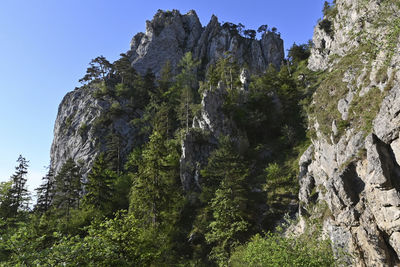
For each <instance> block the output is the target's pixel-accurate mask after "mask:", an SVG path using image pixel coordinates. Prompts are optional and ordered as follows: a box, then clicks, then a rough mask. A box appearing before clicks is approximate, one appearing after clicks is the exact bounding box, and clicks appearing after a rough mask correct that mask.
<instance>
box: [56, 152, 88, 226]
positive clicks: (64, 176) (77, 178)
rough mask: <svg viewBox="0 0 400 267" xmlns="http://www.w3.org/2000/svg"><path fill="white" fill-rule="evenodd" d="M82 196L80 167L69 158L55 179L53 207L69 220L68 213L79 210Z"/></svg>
mask: <svg viewBox="0 0 400 267" xmlns="http://www.w3.org/2000/svg"><path fill="white" fill-rule="evenodd" d="M81 195H82V175H81V170H80V167H79V166H77V165H76V164H75V162H74V160H73V159H72V158H69V159H68V160H67V161H66V162H65V163H64V165H63V166H62V167H61V170H60V172H59V173H58V174H57V176H56V177H55V188H54V201H53V204H52V206H54V207H55V208H56V209H57V211H60V212H61V214H63V215H66V216H67V219H68V220H69V217H70V211H71V209H73V208H79V206H80V198H81Z"/></svg>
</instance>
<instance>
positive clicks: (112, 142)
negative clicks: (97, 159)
mask: <svg viewBox="0 0 400 267" xmlns="http://www.w3.org/2000/svg"><path fill="white" fill-rule="evenodd" d="M106 146H107V151H106V153H105V155H104V158H105V161H106V162H107V168H108V169H110V170H113V171H115V172H116V173H117V174H120V172H121V171H122V167H123V165H122V146H123V139H122V136H121V135H120V134H119V133H117V132H115V131H113V132H112V133H111V134H109V135H108V136H107V140H106Z"/></svg>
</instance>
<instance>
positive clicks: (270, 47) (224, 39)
mask: <svg viewBox="0 0 400 267" xmlns="http://www.w3.org/2000/svg"><path fill="white" fill-rule="evenodd" d="M186 52H192V53H193V56H194V58H196V59H199V60H201V61H202V63H203V65H205V66H208V65H210V64H213V63H214V62H215V61H216V60H217V59H218V58H220V57H222V56H223V55H224V53H225V52H230V53H231V55H233V57H234V58H235V59H236V60H237V61H238V63H239V64H240V65H243V64H247V65H248V67H249V69H250V70H251V71H252V72H262V71H264V70H265V69H266V68H267V67H268V65H269V64H270V63H272V64H274V65H275V66H276V67H279V66H280V65H281V62H282V60H283V59H284V48H283V40H282V39H281V38H280V36H279V35H278V34H275V33H272V32H269V33H266V34H263V36H262V38H261V40H255V39H250V38H244V37H242V36H240V35H239V34H234V33H232V32H230V31H229V30H228V29H227V28H224V27H222V26H221V24H220V23H219V22H218V18H217V17H216V16H212V18H211V20H210V22H209V23H208V25H207V26H206V27H202V26H201V24H200V21H199V19H198V17H197V15H196V13H195V12H194V11H189V12H188V13H187V14H185V15H181V14H180V13H179V11H176V10H174V11H159V12H157V14H156V15H155V16H154V18H153V20H151V21H147V22H146V32H145V33H138V34H137V35H135V36H134V37H133V39H132V41H131V49H130V51H129V52H128V53H129V55H130V56H131V60H132V66H133V67H134V68H135V69H136V70H137V71H138V72H139V73H141V74H145V73H146V71H147V70H148V69H151V70H152V71H153V72H154V73H155V74H156V76H158V75H159V74H160V70H161V69H162V67H163V65H164V64H165V63H166V62H167V61H170V63H171V64H172V66H174V67H176V66H177V63H178V62H179V60H180V59H181V57H182V56H183V55H184V54H185V53H186Z"/></svg>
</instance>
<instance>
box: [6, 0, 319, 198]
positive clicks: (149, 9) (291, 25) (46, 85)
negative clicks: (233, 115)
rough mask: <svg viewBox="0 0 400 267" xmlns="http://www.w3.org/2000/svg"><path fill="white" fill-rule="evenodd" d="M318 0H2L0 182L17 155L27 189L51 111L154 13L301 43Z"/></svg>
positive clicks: (33, 182) (40, 167) (44, 154)
mask: <svg viewBox="0 0 400 267" xmlns="http://www.w3.org/2000/svg"><path fill="white" fill-rule="evenodd" d="M323 2H324V1H323V0H302V1H296V0H279V1H277V0H247V1H243V0H241V1H236V0H213V1H210V0H203V1H188V0H173V1H167V0H148V1H143V0H141V1H136V0H108V1H106V0H35V1H32V0H1V2H0V93H1V94H0V125H1V126H0V127H1V128H0V129H1V130H0V181H5V180H8V179H9V177H10V175H11V174H12V173H13V172H14V166H15V165H16V160H17V158H18V155H19V154H22V155H23V156H24V157H26V158H27V159H28V160H29V161H30V168H29V174H28V183H29V189H30V190H33V188H35V187H37V185H39V184H40V179H41V177H42V175H43V174H44V173H45V172H46V171H45V168H44V166H47V165H49V153H50V146H51V142H52V135H53V125H54V121H55V118H56V115H57V108H58V104H59V103H60V102H61V100H62V97H63V96H64V95H65V94H66V93H67V92H69V91H71V90H73V89H74V88H75V87H76V86H79V83H78V80H79V79H80V78H81V77H82V76H83V75H84V74H85V71H86V68H87V64H88V62H89V61H90V60H91V59H92V58H95V57H97V56H99V55H104V56H105V57H106V58H108V59H109V60H110V61H114V60H116V59H117V58H118V56H119V54H120V53H122V52H126V51H127V50H128V49H129V42H130V40H131V38H132V37H133V36H134V35H135V34H136V33H137V32H140V31H144V30H145V21H146V20H150V19H151V18H152V17H153V15H154V14H155V13H156V11H157V10H158V9H163V10H172V9H178V10H180V11H181V13H186V12H188V11H189V10H190V9H194V10H196V12H197V14H198V16H199V18H200V21H201V23H202V24H203V26H205V25H206V24H207V23H208V22H209V20H210V18H211V15H212V14H215V15H216V16H217V17H218V18H219V20H220V21H224V22H227V21H229V22H233V23H235V24H238V23H239V22H241V23H242V24H244V25H245V26H246V28H250V29H257V28H258V26H260V25H262V24H268V25H269V26H270V27H276V28H277V29H278V31H279V32H280V33H281V35H282V38H283V39H284V41H285V49H287V48H288V47H290V46H291V45H292V44H293V42H296V43H298V44H299V43H305V42H307V40H309V39H311V38H312V33H313V27H314V26H315V24H316V22H317V20H318V18H320V17H321V14H322V6H323Z"/></svg>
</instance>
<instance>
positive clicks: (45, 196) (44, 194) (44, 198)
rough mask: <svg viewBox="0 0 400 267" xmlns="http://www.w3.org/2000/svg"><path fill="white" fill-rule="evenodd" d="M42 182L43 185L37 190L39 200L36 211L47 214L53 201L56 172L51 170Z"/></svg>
mask: <svg viewBox="0 0 400 267" xmlns="http://www.w3.org/2000/svg"><path fill="white" fill-rule="evenodd" d="M42 181H43V182H42V184H41V185H40V186H39V187H38V188H36V189H35V190H36V192H37V200H36V205H35V207H34V210H35V211H38V212H40V213H43V212H46V211H47V210H48V209H49V208H50V204H51V201H52V199H53V185H54V172H53V170H52V169H51V168H49V171H48V172H47V174H46V176H44V177H43V178H42Z"/></svg>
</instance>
